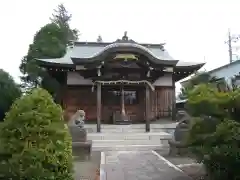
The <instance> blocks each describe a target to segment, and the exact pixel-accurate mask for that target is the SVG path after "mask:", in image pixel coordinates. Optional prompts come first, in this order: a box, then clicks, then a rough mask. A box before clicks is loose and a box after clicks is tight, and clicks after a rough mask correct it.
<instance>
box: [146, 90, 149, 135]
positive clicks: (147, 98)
mask: <svg viewBox="0 0 240 180" xmlns="http://www.w3.org/2000/svg"><path fill="white" fill-rule="evenodd" d="M145 101H146V102H145V103H146V106H145V108H146V110H145V111H146V112H145V115H146V117H145V119H146V120H145V121H146V132H150V119H149V118H150V117H149V114H150V112H149V109H150V89H149V87H148V86H147V85H146V98H145Z"/></svg>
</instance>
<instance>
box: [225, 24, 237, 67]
mask: <svg viewBox="0 0 240 180" xmlns="http://www.w3.org/2000/svg"><path fill="white" fill-rule="evenodd" d="M239 39H240V35H239V34H237V35H232V34H231V31H230V29H228V40H227V41H225V43H226V44H228V54H229V62H230V63H232V62H233V55H237V54H233V48H234V49H235V51H238V47H237V46H234V47H233V43H237V42H238V41H239Z"/></svg>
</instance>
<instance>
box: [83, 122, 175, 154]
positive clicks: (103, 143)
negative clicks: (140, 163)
mask: <svg viewBox="0 0 240 180" xmlns="http://www.w3.org/2000/svg"><path fill="white" fill-rule="evenodd" d="M101 127H102V128H101V133H96V131H95V130H96V125H89V124H87V125H86V126H85V129H86V130H87V131H88V133H87V139H88V140H91V141H92V150H93V151H124V150H125V151H127V150H128V151H131V150H140V151H145V150H161V149H166V148H168V140H170V139H171V138H172V131H174V128H175V127H176V123H172V124H151V132H147V133H146V132H145V124H132V125H105V124H103V125H101Z"/></svg>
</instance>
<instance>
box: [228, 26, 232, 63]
mask: <svg viewBox="0 0 240 180" xmlns="http://www.w3.org/2000/svg"><path fill="white" fill-rule="evenodd" d="M227 44H228V53H229V62H230V63H232V62H233V54H232V36H231V31H230V29H228V42H227Z"/></svg>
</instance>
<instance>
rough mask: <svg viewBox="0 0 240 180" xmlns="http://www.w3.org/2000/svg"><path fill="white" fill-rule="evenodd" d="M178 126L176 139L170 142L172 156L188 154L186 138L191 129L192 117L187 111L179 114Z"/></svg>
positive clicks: (175, 133)
mask: <svg viewBox="0 0 240 180" xmlns="http://www.w3.org/2000/svg"><path fill="white" fill-rule="evenodd" d="M178 117H179V119H178V122H179V123H178V125H177V126H176V128H175V131H174V137H173V139H172V140H170V141H169V145H170V152H169V154H170V155H183V154H186V153H187V147H186V138H187V134H188V131H189V128H190V123H191V116H190V115H189V114H188V113H187V112H186V111H179V112H178Z"/></svg>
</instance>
